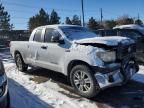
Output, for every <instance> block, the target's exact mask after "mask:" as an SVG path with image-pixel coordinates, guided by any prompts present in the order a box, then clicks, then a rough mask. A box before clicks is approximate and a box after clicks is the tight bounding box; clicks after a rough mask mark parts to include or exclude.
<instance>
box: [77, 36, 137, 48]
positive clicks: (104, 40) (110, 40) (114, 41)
mask: <svg viewBox="0 0 144 108" xmlns="http://www.w3.org/2000/svg"><path fill="white" fill-rule="evenodd" d="M75 42H76V43H78V44H94V43H96V44H103V45H108V46H117V45H118V44H119V43H121V44H123V45H124V44H126V45H129V44H133V43H135V42H134V41H133V40H132V39H129V38H126V37H121V36H111V37H95V38H87V39H80V40H76V41H75Z"/></svg>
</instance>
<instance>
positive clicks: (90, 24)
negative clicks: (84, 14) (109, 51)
mask: <svg viewBox="0 0 144 108" xmlns="http://www.w3.org/2000/svg"><path fill="white" fill-rule="evenodd" d="M88 28H89V29H91V30H97V29H100V24H99V23H98V22H97V21H96V20H95V19H94V18H93V17H91V18H90V19H89V22H88Z"/></svg>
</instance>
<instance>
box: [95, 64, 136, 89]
mask: <svg viewBox="0 0 144 108" xmlns="http://www.w3.org/2000/svg"><path fill="white" fill-rule="evenodd" d="M130 63H131V61H129V62H127V67H124V68H123V66H122V64H121V63H112V64H109V65H106V66H104V67H92V68H93V70H95V78H96V80H97V82H98V84H99V86H100V88H101V89H105V88H108V87H111V86H119V85H122V84H123V83H125V82H127V81H128V80H130V79H131V78H132V76H133V75H134V74H135V73H137V72H138V65H137V63H136V62H133V64H130Z"/></svg>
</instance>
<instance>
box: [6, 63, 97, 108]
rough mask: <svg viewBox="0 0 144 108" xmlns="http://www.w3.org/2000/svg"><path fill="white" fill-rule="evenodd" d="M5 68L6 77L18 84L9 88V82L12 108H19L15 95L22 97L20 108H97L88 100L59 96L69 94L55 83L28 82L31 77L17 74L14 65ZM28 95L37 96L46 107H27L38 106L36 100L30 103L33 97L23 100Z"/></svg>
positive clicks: (7, 64) (8, 64)
mask: <svg viewBox="0 0 144 108" xmlns="http://www.w3.org/2000/svg"><path fill="white" fill-rule="evenodd" d="M5 68H6V72H7V76H8V77H9V78H10V79H13V80H14V81H16V82H17V83H18V84H19V85H15V86H11V85H13V84H12V83H11V81H10V87H14V88H10V90H12V94H11V95H13V96H11V98H14V99H12V100H13V101H12V102H14V101H15V102H14V104H13V103H12V108H20V106H19V103H17V97H18V99H19V96H17V95H22V99H20V100H21V101H22V104H24V106H25V107H21V108H50V106H51V107H54V108H89V107H90V108H97V107H96V105H95V104H94V103H91V102H89V100H87V99H84V98H78V99H73V98H69V97H67V96H66V95H63V94H61V93H60V92H59V91H62V92H65V93H69V94H71V93H70V92H69V91H66V90H64V89H62V88H60V87H59V86H58V85H57V84H56V83H54V82H51V80H49V81H47V82H45V83H41V84H37V83H36V82H34V81H32V80H30V78H31V76H29V75H26V74H24V73H22V72H19V71H18V70H17V69H16V66H15V64H13V63H5ZM19 86H23V87H24V88H25V89H26V90H27V91H29V93H27V92H25V90H24V89H22V88H19ZM13 89H14V90H15V91H17V90H18V92H14V91H13ZM16 89H17V90H16ZM19 90H21V91H19ZM17 93H18V94H17ZM29 94H33V95H34V96H37V97H38V98H39V100H42V102H44V103H47V105H48V106H47V107H46V106H45V105H43V104H42V106H41V107H40V105H39V107H36V106H33V107H29V106H32V105H33V104H34V105H37V104H38V100H35V101H32V100H33V98H34V97H29V99H28V100H25V99H27V97H28V96H30V95H29ZM80 100H81V101H80ZM18 101H19V100H18ZM27 101H28V104H30V105H27ZM25 102H26V103H25ZM31 102H34V103H31ZM35 102H36V103H35ZM39 103H40V102H39ZM17 105H18V106H19V107H18V106H17ZM26 106H27V107H26Z"/></svg>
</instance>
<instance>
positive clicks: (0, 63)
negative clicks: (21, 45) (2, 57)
mask: <svg viewBox="0 0 144 108" xmlns="http://www.w3.org/2000/svg"><path fill="white" fill-rule="evenodd" d="M4 72H5V71H4V66H3V63H2V62H1V61H0V75H3V74H4Z"/></svg>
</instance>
